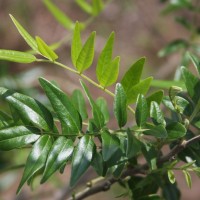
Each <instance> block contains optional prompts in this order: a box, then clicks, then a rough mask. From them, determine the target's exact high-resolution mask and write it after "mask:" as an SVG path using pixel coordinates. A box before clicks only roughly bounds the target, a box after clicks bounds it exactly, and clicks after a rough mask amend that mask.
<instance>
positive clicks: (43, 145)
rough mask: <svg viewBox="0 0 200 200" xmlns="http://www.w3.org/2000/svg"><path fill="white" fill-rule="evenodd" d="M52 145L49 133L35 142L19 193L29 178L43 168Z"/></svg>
mask: <svg viewBox="0 0 200 200" xmlns="http://www.w3.org/2000/svg"><path fill="white" fill-rule="evenodd" d="M51 146H52V138H51V137H50V136H48V135H43V136H41V137H40V139H39V140H38V141H37V142H36V143H35V144H34V146H33V149H32V150H31V152H30V154H29V156H28V159H27V161H26V165H25V169H24V173H23V176H22V179H21V181H20V184H19V187H18V189H17V193H19V192H20V190H21V188H22V186H23V185H24V183H25V182H26V181H27V180H29V179H30V178H31V177H33V176H34V175H35V174H36V173H37V172H39V171H40V170H41V169H43V167H44V166H45V162H46V159H47V156H48V153H49V151H50V149H51Z"/></svg>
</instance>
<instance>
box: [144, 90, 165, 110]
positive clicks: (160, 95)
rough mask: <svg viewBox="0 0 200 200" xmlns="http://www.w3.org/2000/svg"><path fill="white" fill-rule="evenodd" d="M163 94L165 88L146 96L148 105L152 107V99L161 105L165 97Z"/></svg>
mask: <svg viewBox="0 0 200 200" xmlns="http://www.w3.org/2000/svg"><path fill="white" fill-rule="evenodd" d="M163 95H164V92H163V90H158V91H156V92H154V93H153V94H151V95H149V96H148V97H147V98H146V101H147V105H148V107H150V105H151V102H152V101H155V102H157V103H158V104H159V105H160V103H161V102H162V99H163Z"/></svg>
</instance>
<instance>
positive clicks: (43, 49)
mask: <svg viewBox="0 0 200 200" xmlns="http://www.w3.org/2000/svg"><path fill="white" fill-rule="evenodd" d="M35 39H36V42H37V45H38V50H39V51H40V53H41V54H42V55H43V56H44V57H45V58H47V59H49V60H51V61H55V60H56V59H57V58H58V55H57V54H56V53H55V52H54V51H53V50H52V49H51V48H50V47H49V46H48V45H47V44H46V43H45V42H44V41H43V40H42V39H41V38H40V37H38V36H36V38H35Z"/></svg>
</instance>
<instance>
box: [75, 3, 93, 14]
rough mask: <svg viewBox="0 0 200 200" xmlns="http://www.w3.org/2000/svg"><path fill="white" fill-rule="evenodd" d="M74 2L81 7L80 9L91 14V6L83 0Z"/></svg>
mask: <svg viewBox="0 0 200 200" xmlns="http://www.w3.org/2000/svg"><path fill="white" fill-rule="evenodd" d="M75 1H76V3H77V4H78V5H79V6H80V8H82V10H84V11H85V12H86V13H88V14H92V12H93V11H92V6H91V5H90V4H89V3H87V2H86V1H85V0H75Z"/></svg>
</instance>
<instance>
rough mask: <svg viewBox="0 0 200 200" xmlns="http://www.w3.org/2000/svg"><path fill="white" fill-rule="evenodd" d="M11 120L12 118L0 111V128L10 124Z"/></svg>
mask: <svg viewBox="0 0 200 200" xmlns="http://www.w3.org/2000/svg"><path fill="white" fill-rule="evenodd" d="M13 122H14V121H13V119H12V118H11V117H10V116H9V115H7V114H6V113H4V112H2V111H0V129H3V128H6V127H8V126H11V125H12V124H13Z"/></svg>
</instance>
